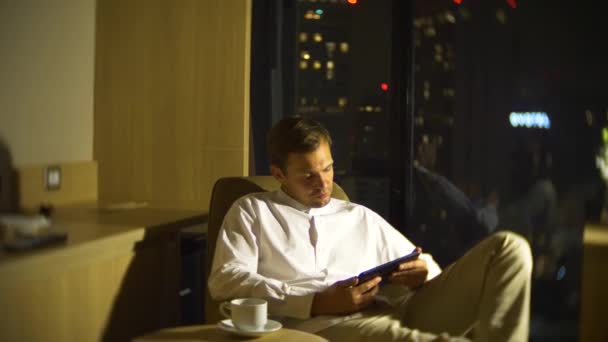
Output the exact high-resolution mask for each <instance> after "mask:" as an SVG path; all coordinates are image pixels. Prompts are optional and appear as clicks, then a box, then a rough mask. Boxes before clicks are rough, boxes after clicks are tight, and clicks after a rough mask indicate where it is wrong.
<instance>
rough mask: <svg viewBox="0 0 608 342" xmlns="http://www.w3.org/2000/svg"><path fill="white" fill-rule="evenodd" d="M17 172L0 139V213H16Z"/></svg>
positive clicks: (8, 152) (17, 199) (4, 144)
mask: <svg viewBox="0 0 608 342" xmlns="http://www.w3.org/2000/svg"><path fill="white" fill-rule="evenodd" d="M18 185H19V183H18V178H17V172H16V171H15V169H14V167H13V159H12V157H11V153H10V150H9V148H8V145H7V144H6V143H5V142H4V139H3V138H2V137H0V213H8V212H16V211H17V209H18V203H19V192H18V191H17V189H19V187H18Z"/></svg>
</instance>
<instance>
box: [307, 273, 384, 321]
mask: <svg viewBox="0 0 608 342" xmlns="http://www.w3.org/2000/svg"><path fill="white" fill-rule="evenodd" d="M381 280H382V278H380V277H376V278H374V279H371V280H368V281H366V282H365V283H361V284H359V279H358V278H356V277H354V278H350V279H346V280H342V281H339V282H337V283H335V284H333V285H332V286H330V287H328V288H327V289H325V290H324V291H323V292H319V293H317V294H315V296H314V298H313V300H312V307H311V309H310V313H311V315H345V314H350V313H353V312H357V311H359V310H361V309H363V308H365V307H366V306H368V305H370V304H371V303H372V301H373V300H374V297H375V296H376V294H377V293H378V284H379V283H380V281H381Z"/></svg>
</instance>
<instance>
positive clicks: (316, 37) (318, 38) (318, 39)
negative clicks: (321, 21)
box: [312, 33, 323, 43]
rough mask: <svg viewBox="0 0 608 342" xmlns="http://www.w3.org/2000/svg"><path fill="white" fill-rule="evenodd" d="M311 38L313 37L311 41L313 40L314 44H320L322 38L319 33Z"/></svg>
mask: <svg viewBox="0 0 608 342" xmlns="http://www.w3.org/2000/svg"><path fill="white" fill-rule="evenodd" d="M312 37H313V38H312V39H313V40H314V41H315V42H316V43H320V42H322V41H323V36H322V35H321V34H320V33H315V34H314V35H313V36H312Z"/></svg>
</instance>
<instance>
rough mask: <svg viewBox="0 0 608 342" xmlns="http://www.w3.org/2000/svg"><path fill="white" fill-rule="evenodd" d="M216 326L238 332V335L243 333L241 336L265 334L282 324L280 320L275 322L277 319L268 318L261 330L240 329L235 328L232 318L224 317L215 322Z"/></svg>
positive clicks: (279, 327) (280, 326)
mask: <svg viewBox="0 0 608 342" xmlns="http://www.w3.org/2000/svg"><path fill="white" fill-rule="evenodd" d="M217 326H218V327H220V329H222V330H226V331H229V332H232V333H235V334H239V335H243V336H252V337H257V336H262V335H266V334H269V333H271V332H275V331H277V330H279V329H281V328H282V327H283V325H282V324H281V322H277V321H273V320H271V319H269V320H268V322H266V325H265V326H264V328H263V329H261V330H241V329H237V328H236V327H235V326H234V324H232V320H231V319H225V320H223V321H221V322H217Z"/></svg>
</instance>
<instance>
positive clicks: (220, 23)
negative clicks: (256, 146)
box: [94, 0, 251, 210]
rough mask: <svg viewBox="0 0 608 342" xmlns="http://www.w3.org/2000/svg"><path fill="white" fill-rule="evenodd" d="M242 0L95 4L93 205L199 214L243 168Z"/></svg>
mask: <svg viewBox="0 0 608 342" xmlns="http://www.w3.org/2000/svg"><path fill="white" fill-rule="evenodd" d="M250 16H251V1H250V0H229V1H226V0H205V1H194V0H190V1H187V0H180V1H163V0H148V1H143V0H130V1H125V0H105V1H100V2H99V3H98V8H97V38H96V65H95V105H94V107H95V117H94V131H95V134H94V135H95V139H94V157H95V159H96V160H97V161H98V164H99V199H100V201H101V202H104V203H105V202H121V201H142V202H148V203H149V204H151V205H154V206H164V207H178V208H192V209H202V210H207V209H208V207H209V197H210V194H211V189H212V186H213V183H214V182H215V180H216V179H217V178H219V177H221V176H237V175H245V174H246V173H247V170H248V158H247V156H248V153H249V151H248V148H249V146H248V140H249V135H248V129H249V50H250V21H251V18H250Z"/></svg>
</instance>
